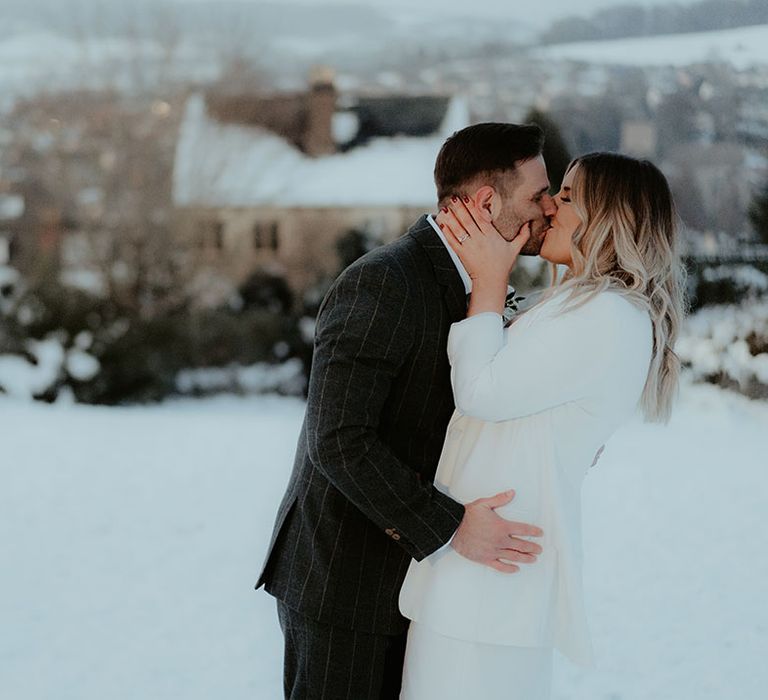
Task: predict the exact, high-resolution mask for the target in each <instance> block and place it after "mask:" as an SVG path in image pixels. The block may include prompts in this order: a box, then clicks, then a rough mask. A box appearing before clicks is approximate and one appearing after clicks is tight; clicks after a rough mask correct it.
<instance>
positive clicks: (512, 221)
mask: <svg viewBox="0 0 768 700" xmlns="http://www.w3.org/2000/svg"><path fill="white" fill-rule="evenodd" d="M526 223H527V221H526V220H525V219H520V217H519V216H517V215H516V214H515V212H512V213H511V215H510V214H506V213H505V212H504V211H503V210H502V212H501V214H500V216H499V217H498V219H497V220H496V221H494V224H495V226H496V228H497V229H498V231H499V233H501V236H502V238H504V239H505V240H507V241H512V240H514V238H515V237H516V236H517V234H518V232H519V231H520V229H521V228H522V227H523V226H524V225H525V224H526ZM548 228H549V220H548V219H547V218H542V219H541V220H540V221H535V222H534V223H533V227H532V230H531V236H530V238H529V239H528V240H527V241H526V242H525V245H524V246H523V248H522V250H521V251H520V255H531V256H535V255H538V254H539V252H540V251H541V246H542V245H544V236H545V234H546V231H547V229H548Z"/></svg>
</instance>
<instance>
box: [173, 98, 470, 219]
mask: <svg viewBox="0 0 768 700" xmlns="http://www.w3.org/2000/svg"><path fill="white" fill-rule="evenodd" d="M468 123H469V114H468V107H467V104H466V102H465V101H464V99H462V98H459V97H454V98H452V99H451V101H450V103H449V106H448V110H447V113H446V115H445V118H444V120H443V123H442V124H441V126H440V129H439V130H438V132H437V133H435V134H434V135H432V136H425V137H395V138H378V139H373V140H372V141H371V142H370V143H368V144H367V145H365V146H361V147H359V148H355V149H352V150H351V151H348V152H346V153H338V154H334V155H330V156H325V157H320V158H311V157H309V156H306V155H304V154H303V153H301V152H300V151H299V150H298V149H296V148H294V147H293V146H292V145H291V144H289V143H288V142H287V141H285V140H284V139H282V138H281V137H279V136H277V135H276V134H274V133H271V132H269V131H267V130H266V129H263V128H260V127H245V126H238V125H233V124H222V123H220V122H217V121H216V120H214V119H212V118H211V117H209V116H208V114H207V111H206V108H205V100H204V98H203V96H202V95H199V94H197V95H193V96H192V97H190V99H189V101H188V102H187V108H186V112H185V116H184V120H183V122H182V125H181V130H180V135H179V141H178V144H177V148H176V161H175V167H174V174H173V199H174V203H175V204H176V205H177V206H212V207H217V206H235V207H237V206H258V205H268V206H278V207H285V206H294V207H333V206H387V207H391V206H406V205H410V206H415V207H429V206H433V205H434V201H435V185H434V182H433V179H432V170H433V168H434V162H435V157H436V156H437V152H438V151H439V150H440V147H441V146H442V144H443V141H445V139H446V138H447V137H448V136H450V135H451V134H452V133H453V132H454V131H457V130H458V129H461V128H462V127H464V126H466V125H467V124H468Z"/></svg>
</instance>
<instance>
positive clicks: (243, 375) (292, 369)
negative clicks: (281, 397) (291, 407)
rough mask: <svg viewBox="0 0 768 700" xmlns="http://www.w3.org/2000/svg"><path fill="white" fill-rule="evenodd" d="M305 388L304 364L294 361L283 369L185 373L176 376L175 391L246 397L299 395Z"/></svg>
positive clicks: (236, 368)
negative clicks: (241, 394) (239, 394)
mask: <svg viewBox="0 0 768 700" xmlns="http://www.w3.org/2000/svg"><path fill="white" fill-rule="evenodd" d="M304 384H305V380H304V368H303V365H302V363H301V360H298V359H296V358H293V359H291V360H288V361H286V362H284V363H283V364H281V365H274V364H268V363H266V362H260V363H257V364H255V365H249V366H245V367H244V366H241V365H231V366H229V367H205V368H200V369H187V370H183V371H181V372H179V373H178V375H176V388H177V389H178V391H179V392H180V393H182V394H206V393H218V392H223V391H236V392H238V393H245V394H265V393H269V392H279V393H282V394H292V395H293V394H300V393H301V392H302V390H303V387H304Z"/></svg>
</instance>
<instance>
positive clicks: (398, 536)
mask: <svg viewBox="0 0 768 700" xmlns="http://www.w3.org/2000/svg"><path fill="white" fill-rule="evenodd" d="M392 539H393V540H399V539H400V535H398V534H397V533H396V532H395V533H394V534H393V535H392Z"/></svg>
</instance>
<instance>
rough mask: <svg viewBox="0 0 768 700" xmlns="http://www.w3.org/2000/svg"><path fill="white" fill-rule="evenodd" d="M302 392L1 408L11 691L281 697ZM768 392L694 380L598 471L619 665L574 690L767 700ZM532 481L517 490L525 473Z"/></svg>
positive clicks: (594, 609) (21, 697)
mask: <svg viewBox="0 0 768 700" xmlns="http://www.w3.org/2000/svg"><path fill="white" fill-rule="evenodd" d="M302 412H303V405H302V403H301V402H300V401H298V400H292V399H279V398H251V399H236V398H232V397H224V398H218V399H209V400H205V401H198V402H195V401H183V402H171V403H166V404H164V405H161V406H157V407H143V408H139V407H137V408H119V409H105V408H94V407H86V406H59V405H54V406H45V405H35V404H29V403H22V402H14V401H11V400H9V399H6V400H2V401H0V421H1V423H0V424H1V425H2V426H3V440H2V447H1V448H0V455H1V457H0V479H1V481H0V561H2V575H1V576H0V621H1V622H0V624H1V625H2V635H0V698H3V700H43V699H45V700H70V699H71V700H74V699H77V700H105V699H109V700H129V699H130V700H133V699H134V698H135V699H141V700H165V699H166V698H168V699H170V698H184V699H185V700H210V699H211V698H223V699H226V700H245V699H246V698H249V699H250V698H258V699H265V700H266V699H275V700H277V699H279V698H280V697H281V692H280V687H281V686H280V675H281V667H280V664H281V660H280V657H281V637H280V632H279V628H278V626H277V623H276V620H275V615H274V605H273V602H272V600H271V599H270V598H269V597H268V596H267V595H265V594H264V593H263V592H258V593H257V592H254V591H253V590H252V586H253V582H254V579H255V577H256V575H257V571H258V568H259V565H260V562H261V558H262V555H263V553H264V550H265V547H266V544H267V539H268V536H269V532H270V528H271V524H272V519H273V514H274V511H275V509H276V506H277V503H278V500H279V498H280V496H281V494H282V491H283V487H284V485H285V482H286V480H287V477H288V471H289V468H290V464H291V459H292V453H293V448H294V442H295V437H296V434H297V431H298V428H299V424H300V421H301V417H302ZM766 447H768V404H766V403H759V402H750V401H748V400H747V399H744V398H743V397H740V396H736V395H734V394H730V393H727V392H724V391H722V390H720V389H716V388H714V387H710V386H687V387H685V389H684V391H683V395H682V400H681V402H680V404H679V407H678V410H677V412H676V414H675V417H674V419H673V421H672V423H671V425H670V426H669V427H667V428H662V427H658V426H647V425H644V424H641V423H639V422H637V423H634V424H632V425H629V426H627V427H626V428H624V429H623V430H622V431H621V432H620V433H618V434H617V435H616V436H615V437H614V439H613V440H612V441H611V442H610V444H609V445H608V448H607V450H606V452H605V455H604V456H603V459H602V460H601V462H600V464H599V465H598V467H597V468H595V469H594V470H593V472H592V473H591V474H590V475H589V477H588V479H587V481H586V485H585V517H586V542H585V545H586V558H587V571H586V576H587V590H588V592H589V601H590V609H591V618H592V622H593V636H594V639H595V645H596V648H597V652H598V656H599V659H600V665H599V668H598V669H597V670H592V671H582V670H581V669H578V668H576V667H573V666H571V665H569V663H568V662H566V661H559V662H558V666H557V668H556V682H555V693H554V697H555V698H556V699H558V700H566V698H567V699H568V700H650V699H653V700H758V698H763V697H765V688H766V686H768V667H767V666H766V664H765V656H766V652H768V606H766V605H765V594H766V590H768V586H767V584H768V554H767V552H768V528H766V523H765V513H766V494H767V493H768V461H767V460H766V453H768V450H766ZM511 485H514V484H511Z"/></svg>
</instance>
